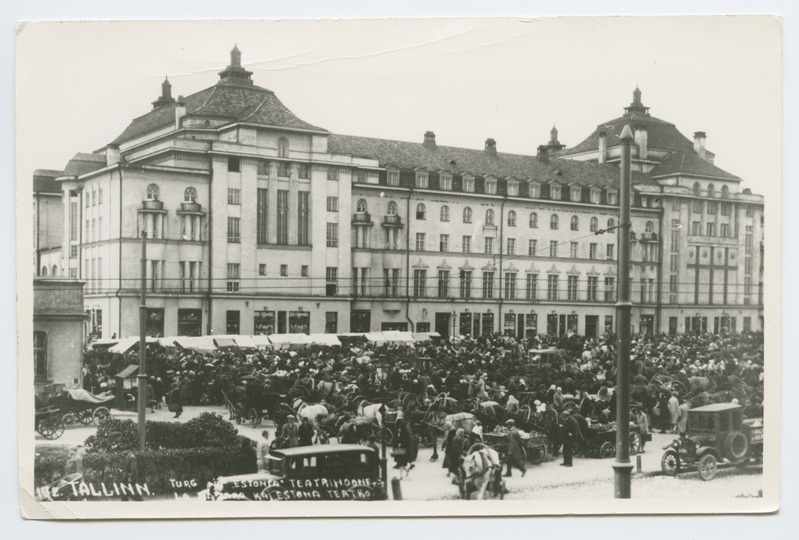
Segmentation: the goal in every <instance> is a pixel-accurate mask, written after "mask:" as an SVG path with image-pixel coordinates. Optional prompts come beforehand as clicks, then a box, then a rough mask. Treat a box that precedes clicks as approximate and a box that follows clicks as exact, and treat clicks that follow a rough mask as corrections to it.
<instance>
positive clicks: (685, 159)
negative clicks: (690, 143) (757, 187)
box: [649, 148, 741, 181]
mask: <svg viewBox="0 0 799 540" xmlns="http://www.w3.org/2000/svg"><path fill="white" fill-rule="evenodd" d="M673 174H691V175H698V176H714V177H718V178H724V179H725V180H732V181H740V180H741V179H740V178H739V177H737V176H735V175H734V174H730V173H728V172H727V171H725V170H723V169H720V168H718V167H716V166H715V165H713V164H712V163H710V162H708V161H706V160H704V159H702V158H701V157H699V155H698V154H697V153H696V152H695V151H694V150H693V148H691V149H690V150H680V151H677V152H673V153H672V154H670V155H669V156H666V157H665V158H663V159H662V160H661V161H660V163H659V164H658V165H656V166H655V168H654V169H652V170H651V171H649V176H651V177H653V178H655V177H658V176H667V175H673Z"/></svg>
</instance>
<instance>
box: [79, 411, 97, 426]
mask: <svg viewBox="0 0 799 540" xmlns="http://www.w3.org/2000/svg"><path fill="white" fill-rule="evenodd" d="M93 413H94V411H92V410H91V409H82V410H81V411H79V412H78V422H80V423H81V424H83V425H85V426H88V425H89V424H91V423H92V420H93V418H92V414H93Z"/></svg>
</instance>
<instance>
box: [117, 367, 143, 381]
mask: <svg viewBox="0 0 799 540" xmlns="http://www.w3.org/2000/svg"><path fill="white" fill-rule="evenodd" d="M138 371H139V366H137V365H136V364H130V365H129V366H128V367H126V368H125V369H123V370H122V371H120V372H119V373H117V374H116V375H115V377H116V378H118V379H129V378H131V377H133V375H134V374H135V373H136V372H138Z"/></svg>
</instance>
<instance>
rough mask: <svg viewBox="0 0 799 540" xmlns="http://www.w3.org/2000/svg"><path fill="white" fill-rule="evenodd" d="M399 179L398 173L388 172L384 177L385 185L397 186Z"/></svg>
mask: <svg viewBox="0 0 799 540" xmlns="http://www.w3.org/2000/svg"><path fill="white" fill-rule="evenodd" d="M399 180H400V177H399V171H388V174H387V176H386V184H387V185H389V186H398V185H400V181H399Z"/></svg>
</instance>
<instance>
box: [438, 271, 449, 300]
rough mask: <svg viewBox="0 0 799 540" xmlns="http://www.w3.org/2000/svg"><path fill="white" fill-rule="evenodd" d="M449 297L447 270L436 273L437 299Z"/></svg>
mask: <svg viewBox="0 0 799 540" xmlns="http://www.w3.org/2000/svg"><path fill="white" fill-rule="evenodd" d="M448 296H449V270H439V271H438V297H439V298H447V297H448Z"/></svg>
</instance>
